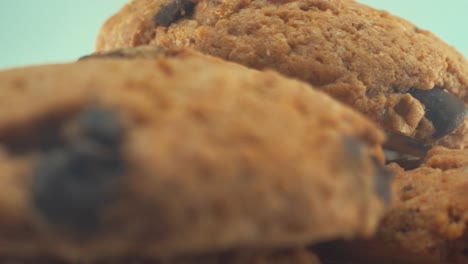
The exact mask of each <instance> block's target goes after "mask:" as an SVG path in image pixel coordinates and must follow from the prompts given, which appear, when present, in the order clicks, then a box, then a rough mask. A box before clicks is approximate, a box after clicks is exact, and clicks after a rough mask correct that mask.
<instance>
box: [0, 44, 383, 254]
mask: <svg viewBox="0 0 468 264" xmlns="http://www.w3.org/2000/svg"><path fill="white" fill-rule="evenodd" d="M153 52H154V53H153V54H154V55H153V56H152V58H153V59H141V58H135V59H122V58H117V59H115V56H114V57H112V56H111V58H108V57H105V56H104V58H99V56H98V58H96V59H94V58H91V59H87V60H83V61H80V62H77V63H71V64H62V65H47V66H40V67H29V68H23V69H15V70H9V71H4V72H0V87H2V89H1V91H0V93H1V95H0V175H1V177H0V181H1V186H2V188H4V189H5V190H6V192H3V193H4V194H5V195H0V213H1V215H2V217H1V218H0V255H2V254H3V255H13V256H15V255H17V254H21V256H24V257H27V256H31V257H34V256H37V255H39V254H49V255H52V256H58V257H64V258H69V259H74V258H84V257H86V258H88V259H93V258H100V257H112V256H126V255H130V256H143V257H144V256H150V257H159V256H175V255H179V254H195V253H203V252H212V251H219V250H228V249H235V248H257V247H258V248H276V247H293V246H295V245H302V244H308V243H315V242H317V241H322V240H325V239H331V238H336V237H344V238H349V237H356V236H358V237H362V236H367V235H370V234H371V233H372V232H373V231H374V228H375V226H376V223H377V221H378V219H379V216H380V215H381V209H382V205H381V202H380V201H379V199H378V198H377V197H376V195H375V192H376V189H377V191H382V190H383V191H385V188H383V187H384V185H383V184H382V182H381V181H379V180H378V179H379V178H378V176H379V175H381V176H385V175H386V173H385V172H384V171H382V170H381V167H380V164H379V158H380V157H381V155H382V154H381V149H380V145H381V143H382V141H383V134H382V133H381V132H380V131H379V130H378V129H376V128H375V127H374V125H373V124H372V123H370V122H369V121H367V120H366V119H365V118H363V117H362V116H361V115H359V114H358V113H355V112H354V111H353V110H351V109H349V108H347V107H345V106H343V105H341V104H339V103H337V102H336V101H334V100H333V99H331V98H330V97H328V96H327V95H325V94H323V93H321V92H319V91H316V90H313V89H311V88H310V87H309V85H307V84H305V83H302V82H299V81H295V80H289V79H286V78H284V77H282V76H280V75H279V74H277V73H274V72H259V71H256V70H250V69H247V68H245V67H243V66H241V65H237V64H233V63H228V62H224V61H222V60H220V59H216V58H212V57H208V56H205V55H202V54H198V53H195V52H191V51H187V50H164V49H162V50H161V51H159V52H158V51H154V50H153ZM145 54H147V55H148V53H145ZM148 56H149V55H148ZM101 57H102V56H101ZM117 57H118V56H117ZM124 57H125V56H124ZM149 57H151V56H149Z"/></svg>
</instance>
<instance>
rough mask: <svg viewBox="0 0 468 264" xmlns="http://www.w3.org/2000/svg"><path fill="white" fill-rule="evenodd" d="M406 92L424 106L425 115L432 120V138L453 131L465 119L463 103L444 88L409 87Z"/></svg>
mask: <svg viewBox="0 0 468 264" xmlns="http://www.w3.org/2000/svg"><path fill="white" fill-rule="evenodd" d="M408 92H409V93H410V94H411V95H412V96H413V97H414V98H416V99H418V100H419V101H420V102H421V103H422V104H423V105H424V106H425V108H426V113H425V117H426V118H427V119H429V120H430V121H431V122H432V124H433V126H434V129H435V132H434V134H433V135H432V136H433V137H434V138H441V137H443V136H445V135H447V134H449V133H450V132H452V131H454V130H455V129H456V128H458V127H459V126H460V125H461V124H462V122H463V120H464V119H465V116H466V109H465V103H464V102H463V101H462V100H461V99H459V98H457V97H456V96H453V95H451V94H450V93H448V92H447V91H445V90H444V89H441V88H439V87H434V88H433V89H431V90H421V89H416V88H411V89H409V91H408Z"/></svg>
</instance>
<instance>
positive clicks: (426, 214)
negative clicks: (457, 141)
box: [330, 147, 468, 264]
mask: <svg viewBox="0 0 468 264" xmlns="http://www.w3.org/2000/svg"><path fill="white" fill-rule="evenodd" d="M391 166H392V167H393V169H394V170H395V171H397V172H398V173H397V176H396V178H395V181H394V186H393V192H394V196H393V197H394V201H393V203H392V206H391V209H390V210H389V211H388V212H387V213H386V214H385V216H384V218H383V220H382V222H381V223H380V225H379V229H378V232H377V235H376V237H375V238H374V239H372V240H370V241H361V242H352V243H342V244H338V245H334V246H336V247H337V248H335V249H338V250H343V249H344V252H343V251H342V254H341V255H342V257H343V258H348V259H355V260H356V259H357V260H359V261H360V262H359V263H414V264H416V263H431V264H432V263H434V264H448V263H468V255H467V249H468V243H467V241H468V240H467V238H468V232H467V224H468V198H467V196H466V189H467V187H468V177H467V175H468V150H449V149H446V148H444V147H435V148H433V149H432V150H431V151H430V152H429V154H428V157H427V160H426V161H425V163H424V164H422V166H421V167H420V168H417V169H414V170H410V171H404V170H402V169H401V168H399V167H398V166H395V165H394V164H393V165H391ZM330 249H333V248H332V247H330ZM350 256H352V257H350Z"/></svg>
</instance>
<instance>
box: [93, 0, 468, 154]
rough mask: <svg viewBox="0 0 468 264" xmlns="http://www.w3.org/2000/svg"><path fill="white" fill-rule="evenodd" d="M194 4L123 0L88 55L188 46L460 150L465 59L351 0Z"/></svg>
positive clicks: (467, 80)
mask: <svg viewBox="0 0 468 264" xmlns="http://www.w3.org/2000/svg"><path fill="white" fill-rule="evenodd" d="M195 2H196V4H195V3H194V2H191V1H189V0H177V1H166V0H152V1H149V0H133V1H131V2H130V3H129V4H127V5H126V6H125V7H124V8H123V9H122V10H121V11H120V12H119V13H118V14H116V15H115V16H114V17H112V18H110V19H109V20H108V21H107V22H106V23H105V24H104V26H103V27H102V30H101V33H100V35H99V37H98V40H97V50H98V51H104V50H109V49H114V48H118V47H127V46H136V45H142V44H157V45H163V46H170V47H173V46H186V47H192V48H195V49H198V50H200V51H202V52H204V53H208V54H212V55H215V56H218V57H221V58H224V59H228V60H232V61H235V62H239V63H242V64H244V65H247V66H249V67H253V68H259V69H264V68H273V69H275V70H277V71H279V72H281V73H284V74H286V75H289V76H292V77H296V78H299V79H302V80H305V81H308V82H309V83H311V84H313V85H314V86H315V87H317V88H320V89H322V90H324V91H326V92H327V93H329V94H331V95H333V96H334V97H335V98H338V99H340V100H341V101H343V102H345V103H347V104H349V105H351V106H353V107H354V108H355V109H357V110H359V111H360V112H362V113H364V114H366V115H367V116H368V117H370V118H371V119H372V120H374V121H376V122H378V123H379V124H381V125H382V127H384V128H385V129H387V130H390V131H393V132H398V133H401V134H404V135H406V136H410V137H412V138H416V139H417V140H420V141H422V142H424V143H434V141H439V142H438V143H437V144H441V145H445V146H448V147H450V148H464V147H465V146H467V145H468V137H467V136H466V135H467V132H468V119H466V110H465V106H464V103H463V102H462V101H464V102H465V103H466V102H467V101H468V94H467V87H468V67H467V63H466V61H465V59H464V58H463V56H462V55H461V54H459V53H458V52H457V51H455V50H454V49H453V48H452V47H450V46H449V45H447V44H445V43H444V42H442V41H441V40H439V39H438V38H437V37H436V36H434V35H433V34H431V33H430V32H428V31H425V30H421V29H419V28H417V27H416V26H415V25H413V24H411V23H409V22H406V21H404V20H403V19H400V18H397V17H394V16H392V15H390V14H388V13H386V12H382V11H377V10H374V9H372V8H369V7H367V6H364V5H362V4H359V3H357V2H354V1H321V0H300V1H268V0H253V1H243V0H202V1H195ZM434 96H437V97H440V96H442V97H444V100H443V101H444V102H443V105H438V106H437V107H436V106H435V105H434V101H433V97H434ZM456 98H459V99H456ZM460 99H461V100H460ZM446 102H450V103H446ZM447 135H448V136H447Z"/></svg>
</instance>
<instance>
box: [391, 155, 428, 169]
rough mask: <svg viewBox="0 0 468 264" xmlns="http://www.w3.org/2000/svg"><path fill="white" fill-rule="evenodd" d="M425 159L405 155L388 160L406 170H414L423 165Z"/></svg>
mask: <svg viewBox="0 0 468 264" xmlns="http://www.w3.org/2000/svg"><path fill="white" fill-rule="evenodd" d="M422 162H423V159H418V158H416V159H415V158H408V157H403V158H399V159H393V160H387V164H390V163H396V164H398V166H400V167H401V168H403V169H404V170H414V169H417V168H419V167H420V166H421V164H422Z"/></svg>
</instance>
